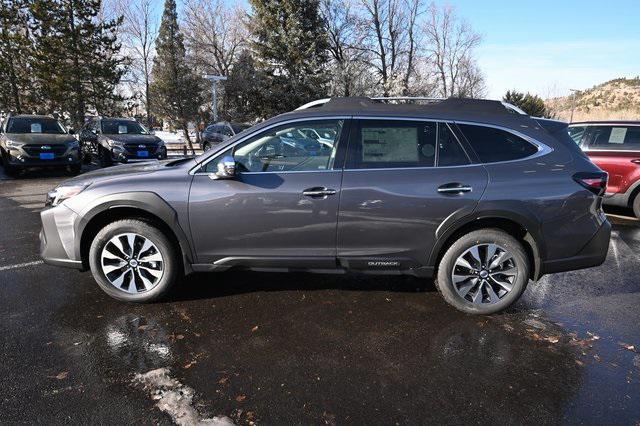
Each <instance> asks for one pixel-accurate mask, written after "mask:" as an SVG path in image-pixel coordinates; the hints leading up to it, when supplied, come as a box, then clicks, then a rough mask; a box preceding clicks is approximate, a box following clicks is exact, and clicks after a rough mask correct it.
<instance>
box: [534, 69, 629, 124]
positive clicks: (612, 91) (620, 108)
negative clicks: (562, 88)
mask: <svg viewBox="0 0 640 426" xmlns="http://www.w3.org/2000/svg"><path fill="white" fill-rule="evenodd" d="M574 96H575V99H574ZM574 102H575V110H574V113H573V121H583V120H640V77H636V78H632V79H627V78H618V79H615V80H611V81H607V82H606V83H602V84H599V85H597V86H594V87H592V88H591V89H586V90H583V91H580V92H576V93H575V94H574V95H573V96H565V97H560V98H554V99H548V100H546V101H545V103H546V104H547V106H548V107H549V108H550V109H551V110H552V112H553V114H554V116H555V117H556V118H558V119H561V120H566V121H568V120H569V118H570V116H571V108H572V105H573V104H574Z"/></svg>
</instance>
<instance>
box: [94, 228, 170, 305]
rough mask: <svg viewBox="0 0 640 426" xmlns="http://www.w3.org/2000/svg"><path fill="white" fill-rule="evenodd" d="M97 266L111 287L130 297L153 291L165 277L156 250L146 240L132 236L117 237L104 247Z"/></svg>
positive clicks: (139, 236) (128, 234) (153, 245)
mask: <svg viewBox="0 0 640 426" xmlns="http://www.w3.org/2000/svg"><path fill="white" fill-rule="evenodd" d="M100 265H101V267H102V272H103V273H104V276H105V277H106V278H107V280H108V281H109V283H111V285H113V286H114V287H116V288H117V289H118V290H121V291H124V292H127V293H132V294H136V293H142V292H146V291H149V290H151V289H153V288H154V287H155V286H156V285H157V284H158V282H160V279H161V278H162V275H163V273H164V261H163V258H162V254H161V253H160V250H158V247H156V245H155V244H154V243H153V242H152V241H151V240H149V239H148V238H146V237H144V236H142V235H139V234H136V233H132V232H129V233H125V234H119V235H116V236H115V237H113V238H111V239H110V240H109V241H108V242H107V244H105V246H104V247H103V248H102V253H101V255H100Z"/></svg>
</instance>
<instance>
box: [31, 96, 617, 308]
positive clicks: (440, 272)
mask: <svg viewBox="0 0 640 426" xmlns="http://www.w3.org/2000/svg"><path fill="white" fill-rule="evenodd" d="M313 106H314V107H308V108H305V109H301V110H296V111H293V112H290V113H286V114H283V115H280V116H278V117H275V118H272V119H270V120H268V121H266V122H264V123H262V124H260V125H257V126H255V127H253V128H251V129H249V130H247V131H245V132H243V133H242V134H240V135H238V136H236V137H233V138H231V139H229V140H228V141H225V142H224V143H222V144H220V145H218V146H216V147H214V148H213V149H212V150H211V151H208V152H206V153H205V154H203V155H202V156H200V157H197V158H195V159H182V160H177V161H164V162H157V163H153V164H151V163H149V164H138V165H126V166H118V167H114V168H111V169H107V170H101V171H97V172H93V173H88V174H85V175H82V176H80V177H78V178H75V179H72V180H69V181H67V182H65V183H63V184H62V185H60V186H59V187H57V188H55V189H54V190H53V191H52V192H51V193H49V195H48V199H47V206H48V207H47V208H46V209H45V210H44V211H43V212H42V213H41V217H42V223H43V229H42V233H41V235H40V238H41V254H42V257H43V258H44V259H45V261H46V262H47V263H50V264H54V265H61V266H70V267H74V268H78V269H81V270H87V269H90V270H91V272H92V273H93V276H94V277H95V279H96V281H97V282H98V284H99V286H100V287H101V288H102V289H103V290H104V291H105V292H106V293H108V294H109V295H110V296H112V297H114V298H117V299H120V300H124V301H151V300H155V299H158V298H159V297H161V296H163V295H164V294H165V293H166V292H167V290H168V289H169V288H170V287H171V286H172V285H173V284H174V283H175V282H176V280H177V278H178V277H179V276H180V275H181V274H189V273H191V272H194V271H225V270H228V269H231V268H245V269H254V270H260V271H270V270H271V271H283V270H288V271H294V270H295V271H310V272H320V273H343V272H347V271H360V272H365V273H374V274H409V275H414V276H418V277H425V278H428V277H433V278H435V282H436V285H437V288H438V289H439V291H440V292H441V294H442V295H443V297H444V298H445V300H446V301H447V302H449V303H450V304H451V305H453V306H454V307H455V308H457V309H459V310H461V311H464V312H468V313H479V314H487V313H492V312H497V311H500V310H502V309H504V308H506V307H508V306H509V305H511V304H512V303H514V302H515V301H516V300H518V298H519V297H520V296H521V295H522V293H523V291H524V290H525V288H526V286H527V283H528V282H529V281H530V280H534V281H535V280H537V279H538V278H540V277H541V276H542V275H544V274H549V273H554V272H561V271H568V270H573V269H580V268H587V267H592V266H597V265H600V264H601V263H602V262H603V261H604V259H605V257H606V254H607V248H608V244H609V236H610V232H611V226H610V224H609V222H608V221H607V219H606V217H605V215H604V213H603V211H602V208H601V205H602V194H603V191H604V188H605V186H606V181H607V175H606V173H604V172H602V171H601V170H600V169H598V167H596V166H595V165H594V164H593V163H591V162H590V161H589V159H588V158H587V157H586V156H585V155H584V154H583V153H582V152H581V151H580V149H579V148H578V147H577V146H576V144H575V143H574V142H573V141H572V140H571V139H570V138H569V136H568V134H567V129H566V128H567V125H566V123H562V122H557V121H551V120H544V119H539V118H532V117H529V116H527V115H523V114H520V113H518V112H517V111H514V109H513V108H511V107H509V106H508V105H507V106H505V104H503V103H501V102H497V101H482V100H461V99H448V100H444V101H441V102H434V103H430V104H427V105H424V104H423V105H419V104H390V103H385V102H382V101H378V100H372V99H369V98H342V99H332V100H330V101H328V102H324V103H317V104H314V105H313ZM309 129H320V130H321V131H322V132H323V134H331V135H333V136H332V138H333V139H331V140H329V139H327V140H323V141H319V140H318V139H314V138H310V137H308V134H309ZM325 139H326V138H325Z"/></svg>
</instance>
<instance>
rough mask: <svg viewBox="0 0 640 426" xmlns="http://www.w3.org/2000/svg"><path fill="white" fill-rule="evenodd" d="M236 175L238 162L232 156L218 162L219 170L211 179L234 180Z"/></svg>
mask: <svg viewBox="0 0 640 426" xmlns="http://www.w3.org/2000/svg"><path fill="white" fill-rule="evenodd" d="M235 175H236V160H234V159H233V157H232V156H230V155H225V156H224V157H222V159H221V160H220V161H218V170H217V171H216V172H215V173H211V174H210V175H209V177H210V178H211V179H233V177H234V176H235Z"/></svg>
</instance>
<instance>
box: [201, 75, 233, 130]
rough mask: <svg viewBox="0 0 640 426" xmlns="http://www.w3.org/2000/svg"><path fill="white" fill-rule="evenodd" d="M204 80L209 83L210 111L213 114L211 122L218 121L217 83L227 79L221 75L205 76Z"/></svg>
mask: <svg viewBox="0 0 640 426" xmlns="http://www.w3.org/2000/svg"><path fill="white" fill-rule="evenodd" d="M204 78H206V79H207V80H209V81H210V82H211V111H212V113H213V122H214V123H215V122H216V121H218V98H217V93H216V89H217V83H218V81H224V80H226V79H227V77H224V76H221V75H213V74H205V75H204Z"/></svg>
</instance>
